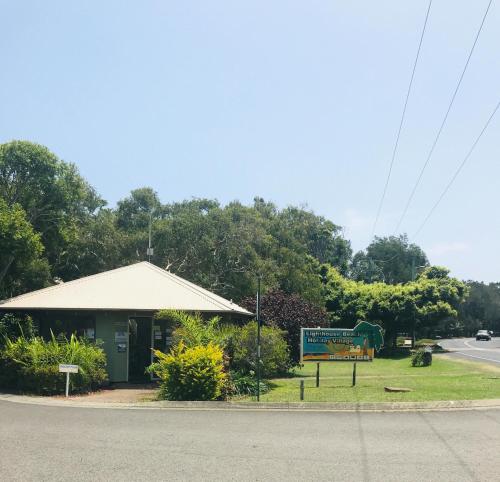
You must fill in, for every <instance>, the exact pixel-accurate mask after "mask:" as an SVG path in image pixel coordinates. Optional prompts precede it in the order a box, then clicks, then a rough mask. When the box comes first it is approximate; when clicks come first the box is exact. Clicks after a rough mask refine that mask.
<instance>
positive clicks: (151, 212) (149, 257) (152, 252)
mask: <svg viewBox="0 0 500 482" xmlns="http://www.w3.org/2000/svg"><path fill="white" fill-rule="evenodd" d="M153 211H154V208H153V209H151V211H149V241H148V249H147V251H146V254H147V255H148V261H149V262H150V263H151V256H153V254H154V249H153V248H152V247H151V223H152V218H153Z"/></svg>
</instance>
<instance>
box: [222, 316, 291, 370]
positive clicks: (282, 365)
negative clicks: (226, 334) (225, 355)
mask: <svg viewBox="0 0 500 482" xmlns="http://www.w3.org/2000/svg"><path fill="white" fill-rule="evenodd" d="M233 350H234V351H233V356H232V360H231V369H232V370H234V371H237V372H240V373H242V374H249V373H251V372H256V371H257V323H256V322H255V321H252V322H250V323H247V324H246V325H245V326H243V327H241V328H238V329H237V330H236V331H235V332H234V337H233ZM291 366H292V361H291V360H290V355H289V351H288V345H287V343H286V341H285V339H284V336H283V331H282V330H279V329H278V328H274V327H270V326H263V327H262V328H261V375H262V378H271V377H275V376H278V375H285V374H286V373H287V372H288V370H289V369H290V368H291Z"/></svg>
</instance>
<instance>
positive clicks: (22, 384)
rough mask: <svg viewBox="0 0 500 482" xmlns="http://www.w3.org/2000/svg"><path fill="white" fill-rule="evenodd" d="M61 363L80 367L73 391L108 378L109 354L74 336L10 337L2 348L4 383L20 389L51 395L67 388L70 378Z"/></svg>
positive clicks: (0, 374) (0, 367) (0, 372)
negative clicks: (47, 338)
mask: <svg viewBox="0 0 500 482" xmlns="http://www.w3.org/2000/svg"><path fill="white" fill-rule="evenodd" d="M60 363H70V364H74V365H78V366H79V367H80V369H79V372H78V373H75V374H73V375H72V376H71V379H70V383H71V390H72V391H76V392H84V391H90V390H92V389H95V388H97V387H98V386H100V385H101V384H102V383H104V382H105V381H106V380H107V374H106V369H105V367H106V355H105V354H104V351H103V350H102V348H100V347H99V346H98V345H96V344H94V343H91V342H89V341H87V340H85V339H79V338H77V337H76V336H74V335H72V336H71V338H70V339H69V340H68V339H66V338H65V337H58V338H57V339H56V338H55V337H54V336H52V339H51V340H49V341H45V340H43V339H42V338H39V337H34V338H31V339H28V338H25V337H24V336H22V337H19V338H17V339H16V340H10V339H7V342H6V344H5V346H4V347H3V349H2V350H1V351H0V386H2V387H5V388H13V389H17V390H20V391H25V392H31V393H38V394H42V395H50V394H54V393H62V392H63V391H64V387H65V383H66V378H65V376H64V374H62V373H59V364H60Z"/></svg>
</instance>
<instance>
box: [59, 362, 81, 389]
mask: <svg viewBox="0 0 500 482" xmlns="http://www.w3.org/2000/svg"><path fill="white" fill-rule="evenodd" d="M59 373H66V397H67V396H68V395H69V374H70V373H78V365H66V364H63V363H60V364H59Z"/></svg>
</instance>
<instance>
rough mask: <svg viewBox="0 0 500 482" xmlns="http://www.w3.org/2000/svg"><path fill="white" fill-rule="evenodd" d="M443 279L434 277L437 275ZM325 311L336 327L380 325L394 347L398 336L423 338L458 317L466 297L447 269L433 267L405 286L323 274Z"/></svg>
mask: <svg viewBox="0 0 500 482" xmlns="http://www.w3.org/2000/svg"><path fill="white" fill-rule="evenodd" d="M438 271H439V272H440V273H441V276H439V277H436V276H434V275H435V274H436V273H437V272H438ZM323 280H324V284H325V298H326V308H327V311H328V312H329V313H330V316H331V319H332V323H333V324H334V325H335V326H345V327H352V326H353V325H354V324H355V323H356V322H357V321H358V320H365V321H368V322H371V323H378V324H380V325H381V326H382V327H383V328H384V330H385V338H386V346H391V345H395V343H396V338H397V333H401V332H413V330H415V331H417V332H418V333H419V334H420V335H427V332H428V331H430V330H432V329H434V327H435V326H437V325H439V324H440V323H442V322H444V321H445V320H448V319H450V318H453V317H456V316H457V308H458V306H459V305H460V303H461V302H462V301H463V299H464V298H465V296H466V294H467V290H466V287H465V285H464V283H462V282H461V281H459V280H457V279H455V278H450V277H449V276H448V272H447V270H446V269H444V270H443V269H442V268H439V270H438V269H437V268H434V267H431V268H428V269H426V270H424V271H423V272H422V273H421V274H420V276H419V277H418V279H417V280H416V281H414V282H410V283H406V284H396V285H390V284H385V283H371V284H365V283H363V282H356V281H352V280H348V279H345V278H343V277H342V276H341V275H340V274H339V273H338V272H337V271H336V270H335V269H333V268H328V267H325V268H324V270H323Z"/></svg>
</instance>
